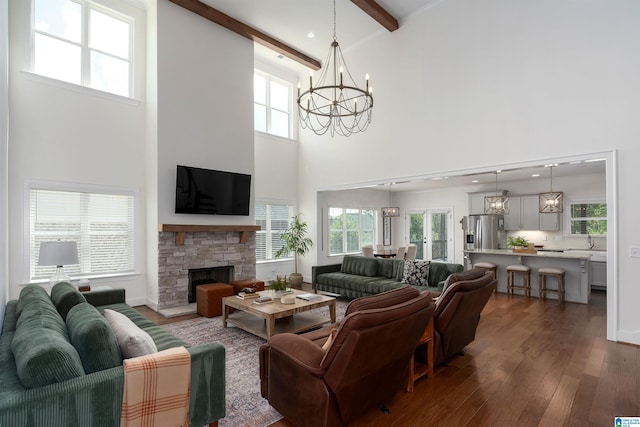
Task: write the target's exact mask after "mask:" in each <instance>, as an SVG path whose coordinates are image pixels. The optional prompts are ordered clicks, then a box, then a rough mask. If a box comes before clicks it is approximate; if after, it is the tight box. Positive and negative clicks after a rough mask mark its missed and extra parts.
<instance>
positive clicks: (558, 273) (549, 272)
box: [538, 267, 565, 302]
mask: <svg viewBox="0 0 640 427" xmlns="http://www.w3.org/2000/svg"><path fill="white" fill-rule="evenodd" d="M564 275H565V272H564V270H563V269H561V268H556V267H542V268H540V269H538V283H539V285H540V291H539V292H540V299H544V298H546V294H557V295H558V302H564ZM549 276H550V277H555V278H556V281H557V282H558V288H557V289H547V277H549Z"/></svg>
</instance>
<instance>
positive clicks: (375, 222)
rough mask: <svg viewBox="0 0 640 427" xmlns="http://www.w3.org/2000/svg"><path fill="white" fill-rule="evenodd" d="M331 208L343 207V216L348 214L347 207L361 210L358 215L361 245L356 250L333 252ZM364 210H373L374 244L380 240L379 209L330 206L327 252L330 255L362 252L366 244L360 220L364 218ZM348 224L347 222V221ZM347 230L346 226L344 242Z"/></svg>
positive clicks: (340, 207) (338, 255)
mask: <svg viewBox="0 0 640 427" xmlns="http://www.w3.org/2000/svg"><path fill="white" fill-rule="evenodd" d="M331 208H335V209H342V210H343V213H342V215H343V217H344V215H345V214H346V213H345V212H344V211H345V210H347V209H357V210H358V212H359V215H358V237H359V242H360V243H359V247H358V249H357V250H356V251H351V252H340V253H335V254H333V253H331V218H330V216H329V215H330V212H331ZM362 211H373V242H372V244H373V245H374V246H375V242H376V241H377V240H378V233H379V230H378V218H379V217H380V213H379V210H378V209H375V208H358V207H346V206H329V207H328V209H327V225H328V226H327V233H328V234H327V236H326V238H327V242H328V246H327V253H328V255H327V256H329V257H334V256H337V257H340V256H344V255H352V254H357V253H360V252H362V245H363V244H364V242H363V241H362V227H360V224H361V223H360V221H361V219H362ZM345 226H346V223H345ZM346 231H348V230H346V228H344V226H343V229H342V232H343V236H342V242H343V243H346V241H345V238H346V234H344V233H345V232H346Z"/></svg>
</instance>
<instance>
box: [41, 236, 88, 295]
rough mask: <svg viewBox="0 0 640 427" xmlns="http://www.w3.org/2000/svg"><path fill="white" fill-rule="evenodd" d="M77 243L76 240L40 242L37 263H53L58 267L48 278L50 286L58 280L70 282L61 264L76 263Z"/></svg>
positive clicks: (44, 264) (43, 264)
mask: <svg viewBox="0 0 640 427" xmlns="http://www.w3.org/2000/svg"><path fill="white" fill-rule="evenodd" d="M78 263H79V261H78V244H77V243H76V242H60V241H56V242H42V243H40V254H39V257H38V265H39V266H46V265H55V266H57V267H58V268H57V269H56V273H55V274H54V275H53V276H52V277H51V278H50V279H49V284H50V285H51V286H53V285H55V284H56V283H58V282H71V277H69V276H68V275H67V274H66V273H65V271H64V267H63V265H73V264H78Z"/></svg>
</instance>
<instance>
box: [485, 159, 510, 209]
mask: <svg viewBox="0 0 640 427" xmlns="http://www.w3.org/2000/svg"><path fill="white" fill-rule="evenodd" d="M500 172H502V171H501V170H497V171H495V172H494V174H495V175H496V195H495V196H485V198H484V213H486V214H492V215H508V214H509V196H507V192H506V191H503V192H502V194H501V195H498V174H499V173H500Z"/></svg>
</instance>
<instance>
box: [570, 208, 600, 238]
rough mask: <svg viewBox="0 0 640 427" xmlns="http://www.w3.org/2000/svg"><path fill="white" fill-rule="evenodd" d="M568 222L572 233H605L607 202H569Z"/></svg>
mask: <svg viewBox="0 0 640 427" xmlns="http://www.w3.org/2000/svg"><path fill="white" fill-rule="evenodd" d="M569 215H570V218H569V223H570V228H569V229H570V230H571V234H572V235H587V234H591V235H595V236H598V235H601V236H602V235H604V236H606V235H607V204H606V203H599V202H571V203H570V205H569Z"/></svg>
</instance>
